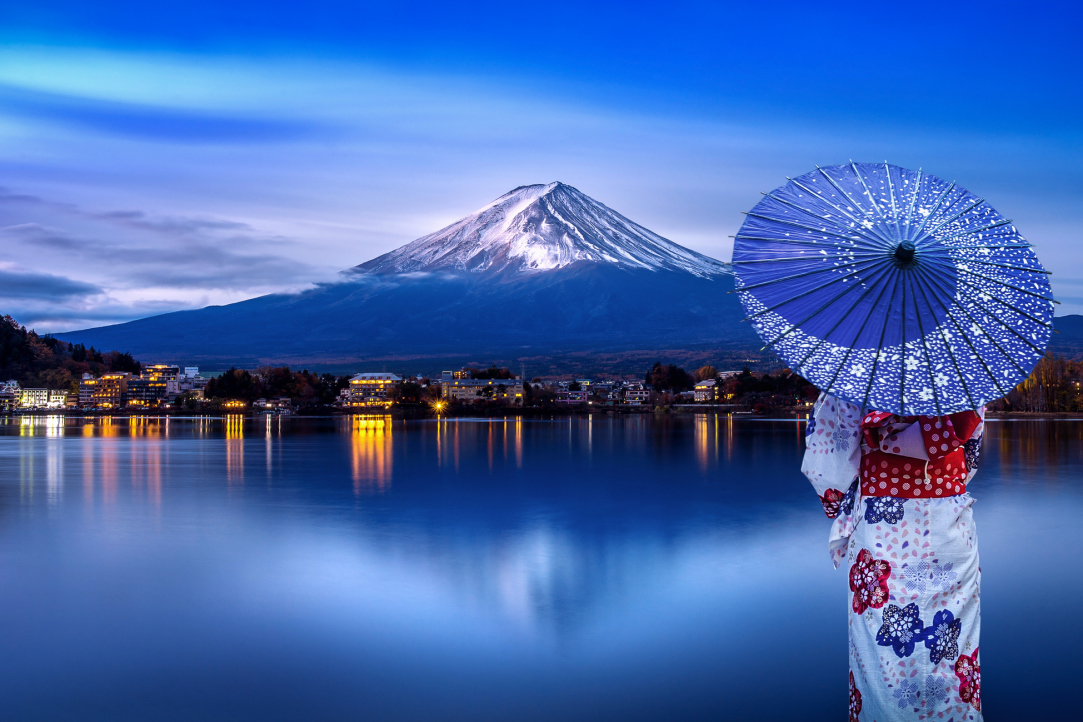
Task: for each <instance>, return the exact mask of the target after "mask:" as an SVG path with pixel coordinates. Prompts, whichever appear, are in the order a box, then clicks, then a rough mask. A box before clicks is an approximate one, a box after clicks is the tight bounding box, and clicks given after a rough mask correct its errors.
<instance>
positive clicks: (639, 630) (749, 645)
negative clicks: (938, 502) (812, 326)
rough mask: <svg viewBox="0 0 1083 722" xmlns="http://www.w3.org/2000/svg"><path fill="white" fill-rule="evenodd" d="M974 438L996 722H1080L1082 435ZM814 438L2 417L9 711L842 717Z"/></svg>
mask: <svg viewBox="0 0 1083 722" xmlns="http://www.w3.org/2000/svg"><path fill="white" fill-rule="evenodd" d="M986 429H987V430H986V439H985V445H984V449H983V454H982V459H981V467H980V470H979V473H978V476H977V478H976V480H975V482H974V485H973V486H972V493H973V495H974V496H975V497H976V498H977V499H978V503H977V506H976V511H975V515H976V520H977V525H978V533H979V536H980V540H981V541H980V544H981V546H980V549H981V555H982V570H983V583H984V585H983V586H984V588H983V590H982V592H983V599H982V607H983V610H982V611H983V629H982V640H981V655H982V672H983V680H982V687H983V690H982V696H983V709H984V710H985V711H987V713H988V714H989V715H990V718H991V719H992V718H994V717H995V718H1004V719H1024V718H1032V719H1033V718H1039V717H1043V716H1044V717H1046V718H1053V719H1058V718H1065V717H1064V715H1066V714H1068V710H1069V709H1073V710H1074V707H1069V705H1070V704H1072V690H1073V688H1074V680H1075V679H1077V678H1078V675H1079V672H1080V670H1081V667H1083V659H1081V653H1080V652H1079V651H1078V645H1077V644H1075V640H1077V639H1079V638H1080V634H1081V633H1083V622H1081V620H1080V618H1079V615H1076V614H1074V603H1075V600H1077V599H1078V598H1079V595H1080V592H1081V591H1083V589H1081V587H1083V581H1081V580H1080V577H1079V575H1078V574H1075V573H1074V571H1073V570H1072V569H1073V567H1072V566H1066V565H1065V560H1074V559H1078V558H1079V554H1080V552H1083V530H1081V526H1080V524H1079V519H1080V512H1081V511H1083V493H1081V492H1083V473H1081V472H1083V421H1069V420H1063V421H1062V420H1057V421H1027V422H1008V421H1005V422H990V423H989V424H988V425H987V427H986ZM803 430H804V422H803V421H793V420H760V419H739V420H736V421H735V420H734V419H733V417H729V416H725V415H723V416H717V417H716V416H714V415H697V416H692V415H688V416H667V417H654V416H634V417H624V416H618V417H612V416H610V417H604V418H598V419H551V420H523V419H520V418H507V419H493V420H449V421H402V420H392V419H391V417H384V416H354V417H339V418H319V419H317V418H311V419H309V418H297V417H294V418H289V417H287V418H273V419H242V418H241V417H233V418H229V419H170V420H166V419H157V418H144V419H131V420H129V419H121V418H117V419H97V420H93V419H85V420H84V419H63V418H60V417H23V418H20V417H14V418H7V419H0V699H3V700H4V702H3V704H4V707H5V712H4V716H5V717H7V718H10V719H21V720H46V719H48V720H146V719H155V720H192V719H201V720H226V719H229V720H257V719H258V720H271V719H283V720H286V719H290V720H292V719H310V720H322V719H327V720H331V719H336V720H337V719H344V718H363V719H389V720H392V719H393V720H431V719H440V720H482V719H493V720H504V719H516V720H553V719H569V720H598V719H623V720H674V719H681V720H699V719H702V720H708V719H710V720H717V719H741V720H757V719H762V720H777V719H788V718H793V715H794V713H795V710H799V711H800V718H801V719H805V720H820V719H823V720H837V719H841V718H844V715H845V709H846V690H847V676H846V670H847V661H846V609H847V606H846V605H847V596H848V595H847V581H846V574H845V571H844V570H841V569H840V570H838V571H836V570H834V569H832V567H831V563H830V561H829V559H828V555H827V548H826V542H827V530H828V526H829V522H828V520H827V519H825V518H824V516H823V513H822V510H821V508H820V504H819V502H818V500H817V499H816V497H815V495H814V494H813V492H812V489H811V487H810V486H809V484H808V483H807V482H806V481H805V480H804V478H803V477H802V476H801V475H800V473H799V471H798V468H799V466H800V457H801V453H802V449H803V444H802V437H803Z"/></svg>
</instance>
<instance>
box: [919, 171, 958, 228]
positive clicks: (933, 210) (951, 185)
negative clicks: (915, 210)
mask: <svg viewBox="0 0 1083 722" xmlns="http://www.w3.org/2000/svg"><path fill="white" fill-rule="evenodd" d="M954 187H955V181H952V182H951V183H949V184H948V187H947V188H945V189H944V192H943V193H941V194H940V197H939V198H937V199H936V203H934V204H933V207H932V208H931V209H930V210H929V215H927V216H925V217H924V218H922V219H921V225H920V226H918V229H917V230H916V231H914V233H913V234H912V236H911V238H917V237H918V236H920V235H921V234H922V232H923V230H924V229H925V224H926V223H928V222H929V219H930V218H932V217H933V214H934V213H936V212H937V210H939V208H940V204H941V203H943V202H944V197H945V196H947V195H948V193H951V189H952V188H954Z"/></svg>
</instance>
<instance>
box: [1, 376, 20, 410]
mask: <svg viewBox="0 0 1083 722" xmlns="http://www.w3.org/2000/svg"><path fill="white" fill-rule="evenodd" d="M18 392H19V382H18V381H16V380H15V379H12V380H10V381H5V382H4V384H3V385H2V386H0V413H3V412H8V411H14V410H15V409H16V408H17V407H18V405H19V395H18Z"/></svg>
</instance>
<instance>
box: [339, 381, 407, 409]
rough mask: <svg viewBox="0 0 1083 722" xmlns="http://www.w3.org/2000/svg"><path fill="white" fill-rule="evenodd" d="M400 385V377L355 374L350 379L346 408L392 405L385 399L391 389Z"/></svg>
mask: <svg viewBox="0 0 1083 722" xmlns="http://www.w3.org/2000/svg"><path fill="white" fill-rule="evenodd" d="M401 385H402V377H401V376H396V375H395V374H389V373H386V372H385V373H373V374H357V375H356V376H354V377H353V378H352V379H350V386H349V394H348V395H347V396H346V404H345V405H346V406H350V407H354V406H358V407H365V406H383V407H387V406H391V404H393V403H394V401H393V400H392V399H389V398H388V397H387V393H388V392H389V391H391V390H392V389H393V388H396V387H398V386H401Z"/></svg>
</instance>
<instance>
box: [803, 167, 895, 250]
mask: <svg viewBox="0 0 1083 722" xmlns="http://www.w3.org/2000/svg"><path fill="white" fill-rule="evenodd" d="M816 170H818V171H820V174H821V175H822V176H823V177H824V178H826V179H827V182H828V183H830V184H831V185H832V186H834V187H835V190H837V191H838V192H839V193H841V194H842V195H843V196H844V197H845V198H846V200H848V201H850V203H851V204H853V206H854V207H855V208H858V209H859V210H862V211H863V210H865V208H864V206H862V205H861V204H860V203H858V202H857V201H855V200H854V199H853V198H852V197H851V196H850V194H849V193H847V192H846V191H845V190H843V189H842V186H840V185H839V184H838V183H836V182H835V179H834V178H832V177H831V176H829V175H828V174H827V173H826V172H825V171H824V169H823V168H821V167H820V166H816ZM851 218H853V216H851ZM854 222H855V223H863V222H864V221H861V220H858V219H857V218H854ZM874 228H875V226H874ZM876 235H877V236H878V237H880V238H882V239H883V240H884V241H885V242H886V243H889V244H890V243H891V239H890V238H884V236H883V235H881V234H880V233H877V234H876Z"/></svg>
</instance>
